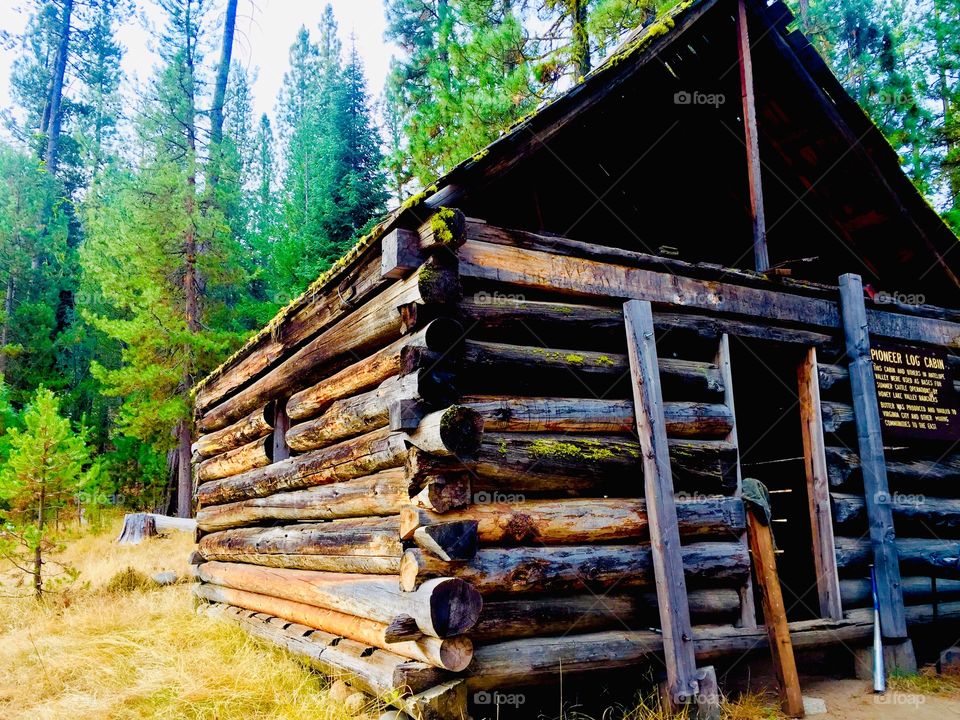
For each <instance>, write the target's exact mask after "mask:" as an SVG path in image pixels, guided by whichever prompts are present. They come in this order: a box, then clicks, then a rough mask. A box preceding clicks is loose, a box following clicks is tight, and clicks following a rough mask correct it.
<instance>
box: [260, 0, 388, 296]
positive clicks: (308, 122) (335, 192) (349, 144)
mask: <svg viewBox="0 0 960 720" xmlns="http://www.w3.org/2000/svg"><path fill="white" fill-rule="evenodd" d="M341 52H342V47H341V42H340V39H339V37H338V34H337V25H336V20H335V19H334V17H333V11H332V9H331V8H330V6H327V8H326V9H325V10H324V13H323V15H322V17H321V23H320V32H319V35H318V39H317V41H316V42H315V41H313V40H312V39H311V37H310V33H309V32H308V31H307V30H306V29H305V28H301V30H300V33H299V34H298V37H297V40H296V41H295V42H294V45H293V46H292V47H291V49H290V70H289V72H288V73H287V74H286V75H285V76H284V84H283V88H282V90H281V93H280V101H279V117H280V121H281V125H282V128H283V130H284V134H285V136H286V138H287V142H286V146H285V149H284V166H285V172H284V178H283V188H282V196H283V223H282V226H283V232H282V234H281V236H280V237H279V238H278V239H277V240H276V242H275V243H274V244H273V252H272V267H273V272H274V273H275V276H276V278H277V284H276V288H277V290H278V291H280V292H281V294H284V293H283V290H289V291H290V292H291V293H296V292H298V291H300V290H302V289H303V288H304V287H306V285H307V284H308V283H310V282H311V281H312V280H313V279H314V278H316V277H317V275H319V274H320V273H321V272H323V270H325V269H326V268H327V267H329V266H330V264H331V263H332V262H333V261H335V260H336V259H337V258H338V257H339V256H340V255H342V254H343V253H344V251H346V250H347V249H348V248H349V247H350V245H351V244H352V242H353V241H354V240H356V238H357V236H358V235H359V234H360V233H361V232H362V230H363V228H364V227H365V226H366V224H367V223H368V222H369V221H370V220H371V219H372V218H373V217H374V216H376V215H378V214H379V213H381V212H382V211H383V208H384V204H385V201H386V191H385V188H384V184H385V178H384V175H383V172H382V170H381V156H380V149H379V138H378V136H377V132H376V130H375V128H374V126H373V123H372V121H371V119H370V109H369V103H368V98H367V93H366V80H365V78H364V75H363V67H362V65H361V63H360V59H359V56H358V55H357V53H356V52H355V51H351V53H350V54H349V56H348V58H347V62H346V64H344V62H343V59H342V57H341Z"/></svg>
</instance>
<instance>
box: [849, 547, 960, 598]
mask: <svg viewBox="0 0 960 720" xmlns="http://www.w3.org/2000/svg"><path fill="white" fill-rule="evenodd" d="M836 544H837V567H838V568H839V569H840V571H841V574H842V575H843V576H844V577H857V576H858V575H859V576H862V575H863V574H865V573H868V572H869V568H870V562H871V557H872V552H871V544H870V542H869V541H868V540H859V539H854V538H845V537H838V538H837V540H836ZM896 550H897V553H898V555H899V558H900V565H901V567H902V568H903V573H904V574H905V575H928V576H929V575H935V576H937V577H944V578H948V579H958V578H960V540H933V539H923V540H919V539H916V538H907V539H903V538H899V539H897V541H896ZM878 590H879V588H878ZM897 592H898V593H900V596H901V597H903V591H902V589H901V588H900V586H899V585H898V586H897Z"/></svg>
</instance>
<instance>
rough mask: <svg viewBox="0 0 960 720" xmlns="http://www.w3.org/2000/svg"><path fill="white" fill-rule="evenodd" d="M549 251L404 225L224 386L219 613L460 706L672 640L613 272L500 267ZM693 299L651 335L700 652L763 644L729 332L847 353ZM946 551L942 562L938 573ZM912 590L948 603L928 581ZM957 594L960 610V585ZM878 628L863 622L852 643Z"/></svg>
mask: <svg viewBox="0 0 960 720" xmlns="http://www.w3.org/2000/svg"><path fill="white" fill-rule="evenodd" d="M531 242H532V243H534V246H537V243H541V244H542V242H544V239H542V238H541V239H539V240H537V239H536V237H535V236H534V237H533V238H531V237H527V236H525V235H524V234H522V233H515V232H512V231H504V230H500V229H497V228H492V227H489V226H486V225H485V224H483V223H480V222H476V221H467V220H466V219H465V218H464V217H463V216H462V215H461V214H460V213H458V212H456V211H450V210H441V211H439V212H437V213H436V214H435V215H434V216H433V217H431V218H429V219H428V220H427V221H426V222H424V223H422V224H420V225H419V226H416V227H415V226H412V225H409V224H407V225H406V226H404V225H403V224H402V223H400V224H398V225H397V226H396V227H395V228H394V229H393V230H392V232H391V233H390V234H388V235H387V236H385V237H384V238H383V239H382V241H381V242H380V243H379V244H378V245H377V246H374V247H373V248H372V249H371V250H369V251H368V252H366V253H365V254H363V255H361V256H360V257H359V258H357V259H355V261H354V263H353V265H351V266H350V267H349V268H347V269H346V270H344V272H343V274H342V277H341V278H339V279H338V282H339V285H338V286H337V287H334V288H332V289H331V288H320V289H318V290H317V291H316V293H315V296H314V297H313V299H312V300H310V301H309V302H306V303H305V304H303V305H302V306H301V307H298V308H297V309H296V312H292V313H291V314H289V315H288V316H287V317H286V318H285V319H284V321H283V322H282V323H281V324H279V325H278V326H277V327H275V328H273V332H272V334H270V336H269V337H267V336H264V338H262V339H261V340H260V341H258V343H257V344H256V345H255V346H254V347H253V349H252V350H251V351H250V352H249V354H248V355H246V356H244V357H242V358H240V359H238V360H237V361H235V362H233V363H232V364H231V365H230V366H229V367H228V368H227V369H226V370H225V371H223V372H221V373H220V374H218V375H217V376H216V377H214V378H213V379H212V380H211V381H209V382H208V383H207V384H205V385H204V386H203V387H202V388H201V389H200V391H199V392H198V393H197V408H198V417H197V426H198V427H199V429H200V433H201V434H200V436H199V437H198V438H197V441H196V443H195V445H194V453H195V463H196V472H197V477H198V480H199V486H198V489H197V496H196V500H197V505H198V512H197V521H198V528H199V534H200V536H201V537H200V539H199V553H200V556H201V558H200V559H201V560H202V563H201V564H200V565H199V567H198V568H197V573H196V574H197V578H198V581H199V582H198V585H197V587H196V594H197V596H198V597H199V598H201V599H202V600H204V601H206V602H207V603H209V607H210V608H211V609H214V610H216V611H217V612H220V613H222V614H225V615H227V616H229V617H231V618H232V619H234V620H237V621H238V622H241V623H242V624H244V625H245V626H248V627H249V628H250V629H251V631H252V632H254V633H255V634H259V635H261V636H263V637H270V638H271V639H273V640H275V641H278V642H281V644H284V645H285V646H287V647H289V648H290V649H291V650H293V651H294V652H298V653H300V654H302V655H304V656H305V657H307V658H309V659H310V661H311V662H314V663H315V664H317V665H318V666H319V667H322V668H324V669H327V670H337V669H339V671H341V672H343V673H345V674H346V675H347V677H349V678H351V679H352V681H353V682H355V684H356V685H357V687H359V688H360V689H364V690H365V691H367V692H375V693H376V694H381V695H382V694H391V695H392V696H396V697H397V698H402V699H404V700H403V702H404V703H406V702H407V701H408V700H409V699H410V697H411V694H412V695H413V696H417V697H419V696H420V695H421V694H422V693H424V691H428V690H430V689H431V688H433V687H434V686H437V687H441V688H444V689H442V690H438V691H437V692H435V693H433V694H432V695H430V698H432V699H431V700H430V702H431V703H434V701H435V700H436V698H438V697H441V698H443V700H442V702H440V701H437V702H440V705H444V704H445V703H451V702H454V701H453V700H451V699H450V698H461V695H462V692H463V688H464V687H466V686H465V685H464V686H459V687H458V686H456V679H457V678H458V677H465V678H467V683H468V684H469V687H470V688H485V687H507V686H512V685H523V684H526V683H528V682H530V683H533V682H544V681H548V680H549V679H550V678H558V676H559V671H560V666H561V664H562V665H563V668H564V671H565V672H566V670H567V668H568V667H569V666H568V665H567V660H566V659H565V658H571V659H572V662H573V666H572V667H573V668H574V671H575V672H580V671H588V670H601V669H604V668H606V667H613V666H615V665H617V664H618V663H621V662H622V660H623V658H622V657H619V656H618V653H619V651H620V650H621V649H623V648H626V650H627V651H629V652H628V656H629V657H630V658H633V660H631V662H633V661H635V659H636V658H637V657H639V656H641V655H646V656H649V654H650V652H653V651H658V650H656V648H658V647H659V643H657V642H654V643H650V644H649V647H650V648H653V650H650V649H648V650H646V651H642V650H641V649H640V644H639V643H640V642H641V641H642V642H649V640H650V637H648V636H652V637H654V638H655V637H656V636H655V635H654V634H653V633H650V631H649V630H648V628H651V627H658V624H659V622H660V620H659V615H658V603H657V596H656V590H655V587H654V573H653V564H652V559H651V550H650V527H649V521H648V516H647V508H646V507H645V503H644V499H643V497H644V495H643V482H642V478H643V475H642V465H643V464H642V462H641V451H640V443H639V441H638V438H637V434H636V428H635V412H634V406H633V399H632V395H631V384H630V378H629V375H630V374H629V359H628V356H627V343H626V330H625V326H624V317H623V310H622V304H621V302H622V301H621V300H620V297H619V296H618V295H617V292H616V291H615V289H610V288H607V289H601V287H600V286H601V285H602V284H603V282H604V281H603V279H602V277H600V276H598V277H597V278H594V281H595V282H594V281H591V282H590V283H587V285H588V286H589V287H586V288H581V287H579V286H575V283H573V281H572V280H571V278H569V277H558V279H557V281H556V282H553V281H551V279H550V278H549V277H546V276H536V277H535V278H534V280H531V279H530V278H529V277H527V278H525V279H524V278H521V276H522V273H520V272H519V271H514V270H512V269H509V268H508V269H507V270H506V271H505V272H503V273H499V272H496V271H494V270H493V269H491V268H490V267H485V266H484V265H483V263H485V262H492V260H491V258H492V259H495V260H496V261H497V262H508V263H509V262H510V254H509V251H510V250H511V249H512V248H513V247H516V246H517V245H519V244H522V243H531ZM463 243H467V245H466V246H465V247H461V245H462V244H463ZM478 243H479V244H478ZM548 245H550V247H549V248H545V249H550V250H555V251H556V254H557V255H558V256H578V255H579V256H581V257H590V256H592V255H596V258H598V259H600V260H602V261H604V262H611V263H615V264H617V265H623V264H627V265H631V264H633V265H636V266H639V267H646V266H647V265H649V263H650V260H649V258H647V257H646V256H642V257H640V256H639V254H637V253H632V254H631V253H627V252H626V251H614V250H612V249H610V248H607V249H605V250H604V251H603V252H599V251H598V250H597V248H596V247H595V246H590V245H586V244H583V243H581V244H577V243H572V242H571V241H563V240H562V239H557V243H553V240H552V239H551V242H550V243H548ZM458 248H459V250H458ZM471 248H472V249H471ZM490 248H493V249H494V250H493V251H491V250H490ZM481 250H482V252H481ZM598 252H599V254H597V253H598ZM604 253H606V255H604ZM610 253H614V255H616V257H607V255H609V254H610ZM487 256H489V257H487ZM635 256H636V257H635ZM458 257H459V260H458ZM591 267H593V266H592V265H591ZM597 267H599V268H600V270H602V269H603V268H605V267H613V266H606V265H603V264H602V263H600V264H598V265H597ZM691 267H692V266H691ZM594 269H596V268H594ZM688 269H689V268H688ZM701 270H702V269H701ZM701 270H697V272H701ZM598 272H599V271H598ZM695 275H696V274H695ZM517 278H521V280H517ZM734 279H735V280H742V278H736V277H735V278H734ZM681 280H682V282H681ZM505 281H506V282H505ZM511 282H512V283H513V284H511ZM678 283H679V285H677V288H676V292H677V293H679V295H677V296H676V301H669V302H667V303H666V304H655V305H654V313H653V321H654V330H655V335H656V348H657V355H658V358H659V361H658V370H659V379H660V384H661V387H662V397H663V401H664V403H663V416H664V422H665V427H666V435H667V438H668V449H669V462H670V468H671V472H672V475H673V485H674V488H675V490H676V493H675V498H674V500H675V504H676V515H677V521H678V529H679V535H680V539H681V543H682V546H681V559H682V565H683V571H684V576H685V582H686V586H687V588H688V591H689V592H688V604H689V614H690V617H691V620H692V623H693V631H694V635H695V636H696V637H697V639H698V644H697V656H698V660H699V659H700V657H701V656H703V657H706V658H712V657H714V656H716V654H718V653H721V652H722V651H723V648H726V647H728V646H737V642H739V640H738V638H740V637H741V636H742V637H749V638H750V642H752V643H756V642H757V641H758V640H760V641H761V643H760V646H761V647H762V638H764V637H765V636H764V634H763V630H762V628H761V629H759V630H757V629H755V628H754V627H753V625H754V622H753V620H754V611H753V607H752V603H751V601H752V593H751V591H750V585H749V580H750V559H749V554H748V552H747V548H746V544H745V541H744V531H745V518H744V511H743V505H742V502H741V500H740V499H739V497H738V490H739V480H740V474H739V467H738V448H737V437H736V417H735V413H736V411H735V408H734V406H733V402H732V394H731V376H730V372H729V367H725V366H724V362H728V361H729V355H728V354H726V353H725V352H724V351H723V347H724V338H725V337H726V335H727V334H731V335H733V334H736V335H741V336H744V337H750V338H755V339H764V340H769V341H773V342H788V343H791V344H793V345H796V346H802V347H806V348H819V349H822V350H824V351H825V357H827V358H828V359H829V358H831V357H833V358H836V354H837V353H836V335H835V333H834V334H831V333H830V332H829V331H827V330H825V329H824V328H823V327H821V326H818V325H816V323H808V324H807V325H805V326H804V329H800V327H798V325H799V324H800V323H803V322H805V321H806V319H807V318H806V316H805V315H804V314H803V313H800V314H799V315H798V314H797V312H795V311H794V310H793V309H791V307H790V306H789V304H784V303H782V302H781V301H779V300H778V301H777V302H776V303H774V304H773V305H772V306H770V307H769V308H767V309H766V310H765V312H767V313H768V315H767V316H764V317H762V318H759V319H751V318H750V317H749V315H748V314H743V313H740V314H739V315H725V314H723V313H722V309H723V308H720V310H721V312H710V311H705V310H704V308H705V307H710V306H711V303H712V301H709V299H708V300H706V301H699V300H698V301H695V302H692V303H690V302H687V298H686V297H684V296H683V295H682V293H684V292H687V291H688V290H691V288H694V286H693V285H690V283H687V281H686V280H685V279H683V278H680V277H679V276H678ZM684 283H686V284H684ZM687 285H690V287H687ZM694 289H695V288H694ZM660 290H662V291H663V292H666V289H665V288H660ZM660 290H658V292H659V291H660ZM744 291H745V292H746V289H744ZM753 292H754V290H753V289H750V290H749V292H747V295H746V296H745V297H748V299H750V298H753V295H751V294H750V293H753ZM811 292H814V291H811ZM814 294H815V292H814ZM818 302H820V301H818ZM711 309H712V308H711ZM770 313H772V316H770ZM781 316H782V322H781V320H780V317H781ZM831 352H833V353H834V354H833V355H832V356H831V354H830V353H831ZM820 367H821V371H820V375H819V384H820V389H821V391H822V395H823V402H822V406H823V421H824V429H825V430H826V431H827V436H826V437H827V445H828V447H827V450H826V454H827V459H828V475H829V481H830V490H831V491H832V495H831V500H832V503H833V512H834V517H835V527H836V531H837V534H838V535H839V536H840V537H839V539H838V541H837V549H838V552H837V561H838V565H840V567H841V577H842V579H843V582H842V583H841V585H840V590H839V592H840V593H841V595H842V597H843V603H844V608H845V609H846V608H848V607H850V608H858V607H861V606H862V604H863V601H862V598H863V594H864V593H863V586H862V577H863V573H862V562H863V557H864V551H863V549H862V548H861V547H860V546H858V545H857V543H856V542H854V541H853V540H852V538H855V537H858V536H859V535H860V534H861V530H860V527H861V523H862V518H863V498H862V492H861V493H860V495H859V496H858V495H857V492H858V491H857V459H856V453H855V452H853V451H851V450H850V449H849V448H850V447H855V445H852V444H851V443H850V441H849V440H847V439H845V438H847V437H848V435H849V433H850V427H851V424H852V420H851V410H850V406H851V402H850V397H849V382H848V380H846V378H845V376H844V368H843V367H842V366H841V364H839V363H835V362H830V361H829V360H828V361H827V362H826V363H824V364H821V366H820ZM798 431H799V429H798ZM897 457H898V458H899V456H897ZM895 462H897V463H900V464H899V465H898V466H894V465H891V477H892V478H905V479H907V480H909V479H911V478H918V477H921V476H924V475H926V474H929V472H930V470H931V468H933V470H934V472H935V473H936V474H938V476H944V477H953V476H956V475H958V474H960V453H958V454H957V455H956V456H953V457H948V458H947V459H946V460H943V459H939V460H937V459H936V458H931V457H908V456H907V455H904V456H903V457H902V458H900V459H897V460H896V461H895ZM951 473H952V475H951ZM958 486H960V485H958ZM956 495H957V496H960V492H957V493H956ZM953 502H960V501H952V500H951V499H950V498H948V497H947V496H946V495H944V496H943V499H942V500H940V501H937V502H936V503H929V504H928V505H927V506H926V508H929V509H930V510H931V512H926V511H924V512H918V511H917V510H916V508H915V507H914V506H912V505H910V503H899V504H897V503H895V505H894V515H895V518H897V520H898V522H902V523H904V527H907V526H911V527H913V526H917V527H919V526H922V525H925V524H927V522H932V523H933V525H932V527H935V528H936V529H937V530H938V532H939V531H942V532H944V533H954V532H957V534H960V531H958V528H960V522H958V517H960V515H958V514H957V513H955V512H954V510H953V507H952V504H951V503H953ZM933 510H935V512H932V511H933ZM916 537H918V538H919V537H922V536H921V535H919V534H918V535H916ZM947 549H948V548H947V547H946V546H944V547H941V548H938V552H939V553H940V554H939V555H938V556H937V557H938V558H939V559H938V560H936V561H933V560H931V562H930V565H931V567H932V566H934V565H937V566H938V567H940V568H941V576H943V575H944V574H946V573H945V572H943V571H942V568H943V565H944V563H945V561H944V560H943V558H945V557H948V555H947ZM914 554H915V556H916V557H915V559H914V560H912V561H911V562H912V564H911V568H914V567H916V568H924V567H925V565H924V562H925V561H924V559H923V555H924V551H923V549H922V548H916V549H915V551H914ZM957 581H958V582H960V577H958V578H957ZM905 582H906V583H907V584H908V585H909V587H910V588H913V589H912V590H911V591H910V592H907V597H908V598H912V599H915V600H916V602H917V603H919V605H918V608H919V607H921V605H922V607H924V608H926V607H928V606H929V603H930V597H931V593H930V592H929V591H928V589H926V588H927V586H924V585H923V582H924V577H923V574H922V573H919V572H917V573H914V574H913V575H910V576H909V577H907V580H906V581H905ZM942 582H946V581H945V580H944V581H942ZM940 588H941V592H943V593H948V594H949V593H955V594H956V595H955V597H957V598H960V587H954V586H953V585H947V584H943V585H941V586H940ZM598 596H599V597H601V598H602V602H598V601H597V598H598ZM950 597H951V598H952V597H954V596H950ZM925 612H926V611H925V610H923V611H921V610H918V611H917V613H919V615H922V616H924V617H926V615H924V613H925ZM271 618H273V619H274V620H276V619H277V618H279V619H280V620H277V622H276V623H274V622H273V620H271ZM861 620H863V622H861ZM834 622H839V623H841V624H842V623H843V622H847V621H846V620H839V621H838V620H836V619H834ZM624 625H626V626H627V627H628V628H630V631H631V632H630V633H627V635H629V638H627V637H626V636H625V635H624V633H623V632H620V631H622V630H623V628H624ZM825 627H826V626H823V627H821V626H820V625H817V626H816V627H814V626H811V631H812V632H821V631H823V632H826V631H827V630H825ZM301 628H305V629H302V630H301ZM868 630H869V626H868V623H867V622H866V620H864V619H862V618H861V619H860V620H857V621H856V622H853V621H851V624H850V626H849V628H847V626H846V625H843V626H842V627H841V625H836V624H835V625H831V626H830V627H829V632H830V633H833V634H836V633H840V634H842V633H843V632H849V633H850V637H853V636H854V635H856V637H858V638H859V637H860V634H862V633H861V631H868ZM631 633H632V634H631ZM634 635H636V637H634ZM341 638H342V639H343V642H339V639H341ZM580 639H582V640H583V644H578V643H579V642H580ZM624 643H626V645H624ZM540 648H555V649H556V652H555V653H553V654H552V655H550V657H551V658H555V659H556V661H557V666H556V667H555V668H554V667H553V666H552V665H550V663H549V662H547V663H546V664H542V663H539V664H537V663H533V658H534V657H535V656H536V655H537V653H538V652H539V649H540ZM510 657H515V658H517V659H516V660H514V661H507V660H506V659H505V658H510ZM365 658H370V660H369V662H368V663H366V664H365ZM528 661H529V663H530V664H531V666H532V665H536V670H531V669H530V668H528V667H527V663H528ZM505 677H509V680H507V679H505ZM449 683H452V686H451V687H449V688H448V687H447V685H448V684H449ZM457 688H458V689H457ZM430 692H433V691H430ZM457 702H460V700H457ZM399 706H400V707H407V706H406V705H404V704H402V703H401V704H400V705H399ZM438 706H439V705H438ZM431 707H432V706H431ZM431 712H432V711H431ZM435 716H436V717H445V716H444V715H443V713H442V712H440V713H439V714H436V715H435Z"/></svg>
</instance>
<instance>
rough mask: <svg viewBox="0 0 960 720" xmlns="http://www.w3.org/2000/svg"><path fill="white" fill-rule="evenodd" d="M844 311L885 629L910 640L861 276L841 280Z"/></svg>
mask: <svg viewBox="0 0 960 720" xmlns="http://www.w3.org/2000/svg"><path fill="white" fill-rule="evenodd" d="M840 307H841V310H842V313H843V329H844V335H845V338H846V349H847V358H848V360H849V373H850V387H851V390H852V391H853V406H854V413H855V415H856V423H857V443H858V447H859V450H860V466H861V470H862V472H863V487H864V497H865V499H866V504H867V518H868V520H869V526H870V542H871V544H872V546H873V556H874V566H875V568H876V573H877V593H878V599H879V605H880V626H881V629H882V630H883V636H884V637H885V638H890V639H895V640H902V639H906V638H907V621H906V618H905V616H904V610H903V592H902V589H901V587H900V565H899V559H898V557H897V547H896V544H895V534H894V530H893V512H892V510H891V509H890V505H889V503H887V502H886V498H889V497H890V492H889V487H888V484H887V467H886V462H885V458H884V454H883V439H882V437H881V435H880V409H879V406H878V405H877V388H876V385H875V384H874V378H873V363H872V361H871V359H870V333H869V331H868V330H867V317H866V307H865V306H864V302H863V282H862V280H861V279H860V276H859V275H855V274H852V273H848V274H846V275H841V276H840Z"/></svg>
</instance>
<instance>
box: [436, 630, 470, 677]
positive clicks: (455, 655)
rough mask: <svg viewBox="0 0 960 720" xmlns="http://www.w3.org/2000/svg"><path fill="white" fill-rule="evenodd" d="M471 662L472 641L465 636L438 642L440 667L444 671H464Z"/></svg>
mask: <svg viewBox="0 0 960 720" xmlns="http://www.w3.org/2000/svg"><path fill="white" fill-rule="evenodd" d="M471 660H473V641H472V640H470V638H468V637H467V636H466V635H457V636H456V637H449V638H445V639H444V640H441V641H440V665H441V667H443V668H444V669H445V670H451V671H453V672H460V671H462V670H466V669H467V666H468V665H469V664H470V661H471Z"/></svg>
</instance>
